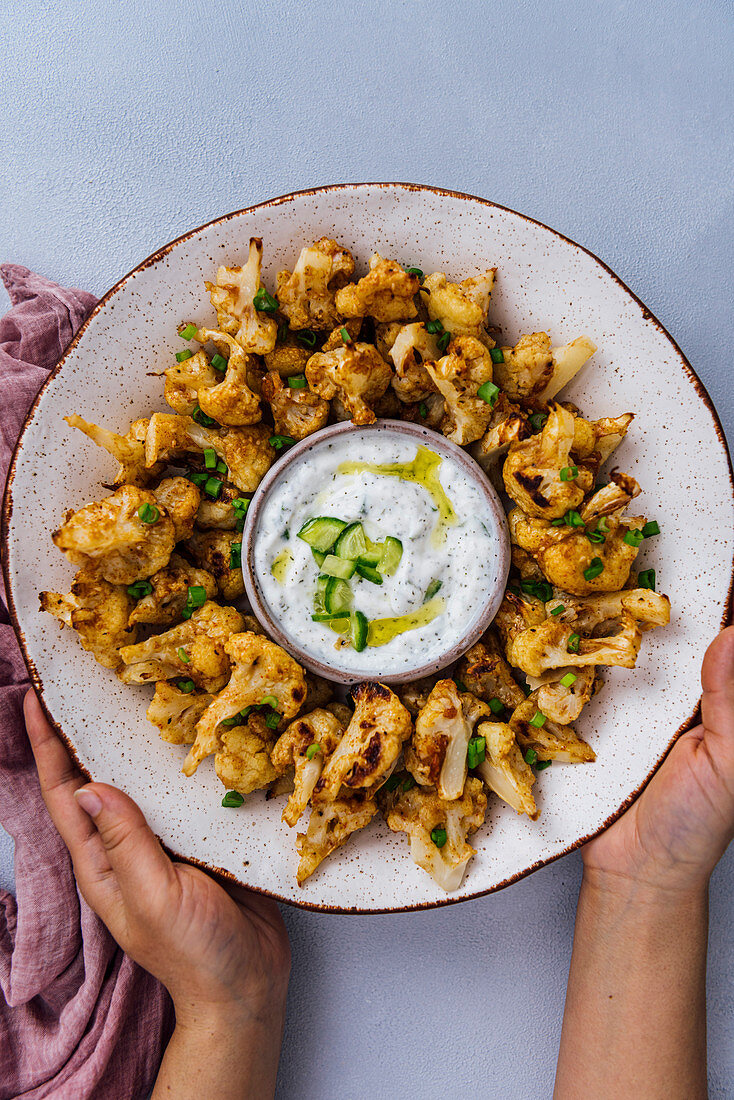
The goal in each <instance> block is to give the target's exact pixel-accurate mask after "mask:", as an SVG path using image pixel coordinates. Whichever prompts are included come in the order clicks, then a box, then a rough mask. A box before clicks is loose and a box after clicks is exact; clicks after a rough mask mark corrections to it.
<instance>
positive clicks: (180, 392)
mask: <svg viewBox="0 0 734 1100" xmlns="http://www.w3.org/2000/svg"><path fill="white" fill-rule="evenodd" d="M196 339H197V340H199V341H201V343H202V344H203V343H206V342H207V341H209V340H210V341H211V342H212V343H213V344H214V346H215V348H216V349H217V353H218V355H219V356H220V357H221V358H223V359H226V360H227V365H226V368H225V370H224V373H221V372H218V371H216V370H215V369H214V367H213V366H212V365H211V363H210V362H209V360H208V358H207V356H206V354H205V353H204V352H203V351H199V352H197V353H196V355H194V356H192V357H191V358H190V359H185V360H184V361H183V362H182V363H175V364H174V365H173V366H172V367H169V368H168V370H167V371H165V372H164V373H165V376H166V385H165V391H164V394H165V398H166V401H167V402H168V404H169V405H170V406H171V408H172V409H174V410H175V411H176V412H177V413H182V414H185V415H187V416H190V415H191V414H192V413H193V412H194V410H195V409H196V406H197V405H198V406H199V407H200V409H201V411H202V412H203V413H206V415H207V416H211V417H213V418H214V419H215V420H216V421H218V422H219V423H220V424H229V425H232V426H234V427H242V426H243V425H248V424H257V423H258V421H260V420H261V419H262V413H261V411H260V398H259V397H258V395H257V394H256V393H253V392H252V390H251V389H250V387H249V385H248V378H249V377H250V374H251V371H252V369H253V359H252V356H251V355H248V354H247V352H245V351H243V350H242V348H241V347H240V345H239V344H238V343H237V341H236V340H235V339H234V337H233V336H229V335H228V334H227V333H226V332H217V330H216V329H208V328H200V329H199V330H198V331H197V333H196Z"/></svg>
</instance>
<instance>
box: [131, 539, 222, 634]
mask: <svg viewBox="0 0 734 1100" xmlns="http://www.w3.org/2000/svg"><path fill="white" fill-rule="evenodd" d="M150 584H152V586H153V591H152V592H150V593H149V594H148V595H147V596H143V597H142V598H141V599H139V600H138V602H137V603H136V604H135V605H134V606H133V609H132V611H131V612H130V624H131V625H132V624H133V623H157V624H161V625H162V624H164V623H178V622H180V621H181V619H182V618H183V609H184V607H185V606H186V600H187V597H188V591H189V588H190V587H194V588H203V589H204V590H205V592H206V598H207V599H208V600H211V599H213V598H214V597H215V596H216V594H217V582H216V581H215V579H214V577H213V576H212V575H211V573H208V572H207V571H206V570H205V569H197V568H196V567H195V566H193V565H189V563H188V562H187V561H186V560H185V558H182V557H181V555H180V554H171V560H170V561H169V563H168V565H167V566H166V567H165V568H164V569H159V570H158V572H157V573H154V574H153V576H152V577H151V578H150Z"/></svg>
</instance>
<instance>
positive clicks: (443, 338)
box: [438, 332, 451, 351]
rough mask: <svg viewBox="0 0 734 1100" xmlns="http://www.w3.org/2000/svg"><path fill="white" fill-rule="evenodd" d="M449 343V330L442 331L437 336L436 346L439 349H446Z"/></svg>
mask: <svg viewBox="0 0 734 1100" xmlns="http://www.w3.org/2000/svg"><path fill="white" fill-rule="evenodd" d="M450 343H451V333H450V332H442V333H441V335H440V336H439V338H438V346H439V348H440V349H441V351H446V348H447V347H448V346H449V344H450Z"/></svg>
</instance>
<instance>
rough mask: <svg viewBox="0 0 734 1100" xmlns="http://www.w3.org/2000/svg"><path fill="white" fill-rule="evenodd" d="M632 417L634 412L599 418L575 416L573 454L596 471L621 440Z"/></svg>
mask: <svg viewBox="0 0 734 1100" xmlns="http://www.w3.org/2000/svg"><path fill="white" fill-rule="evenodd" d="M634 418H635V417H634V413H622V415H621V416H603V417H601V419H599V420H585V419H584V417H583V416H576V417H575V418H574V422H573V447H572V448H571V450H572V451H573V454H574V455H575V457H576V458H580V459H581V460H582V461H583V462H584V465H588V466H591V467H592V468H593V469H594V470H596V471H598V469H599V467H600V466H601V465H602V463H604V462H606V460H607V459H608V458H609V456H610V455H611V454H612V452H613V451H614V450H615V449H616V448H617V447H618V446H619V444H620V443H621V442H622V440H623V439H624V437H625V436H626V434H627V432H628V430H629V426H630V424H631V423H632V421H633V420H634Z"/></svg>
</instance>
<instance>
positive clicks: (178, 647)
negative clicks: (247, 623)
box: [118, 600, 242, 692]
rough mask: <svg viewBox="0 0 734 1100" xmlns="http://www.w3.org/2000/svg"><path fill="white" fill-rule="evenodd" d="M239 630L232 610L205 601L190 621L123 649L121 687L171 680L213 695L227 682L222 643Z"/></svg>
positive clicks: (227, 667)
mask: <svg viewBox="0 0 734 1100" xmlns="http://www.w3.org/2000/svg"><path fill="white" fill-rule="evenodd" d="M241 629H242V616H241V615H240V613H239V611H236V610H235V608H234V607H220V606H219V605H218V604H216V603H212V602H211V601H209V600H208V601H207V602H206V603H205V604H204V605H203V606H202V607H200V608H198V609H197V610H196V611H194V613H193V615H192V616H191V618H190V619H189V620H188V621H187V622H184V623H180V624H179V625H178V626H174V627H172V629H171V630H166V631H165V633H163V634H154V635H152V637H150V638H147V639H146V641H144V642H140V643H139V644H138V645H128V646H124V647H123V649H121V650H120V656H121V657H122V660H123V662H124V668H122V669H121V670H120V672H119V673H118V675H119V677H120V679H121V680H122V682H123V684H147V683H150V681H151V680H169V679H172V678H173V677H174V676H175V677H178V678H179V683H180V682H181V681H183V682H184V683H186V681H193V683H194V686H195V687H198V688H200V689H201V690H202V691H208V692H215V691H219V689H220V688H222V687H223V686H224V685H225V684H226V682H227V680H228V679H229V673H230V663H229V658H228V656H227V653H226V651H225V642H226V641H227V639H228V638H230V637H231V636H232V635H233V634H236V633H237V631H238V630H241Z"/></svg>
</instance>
